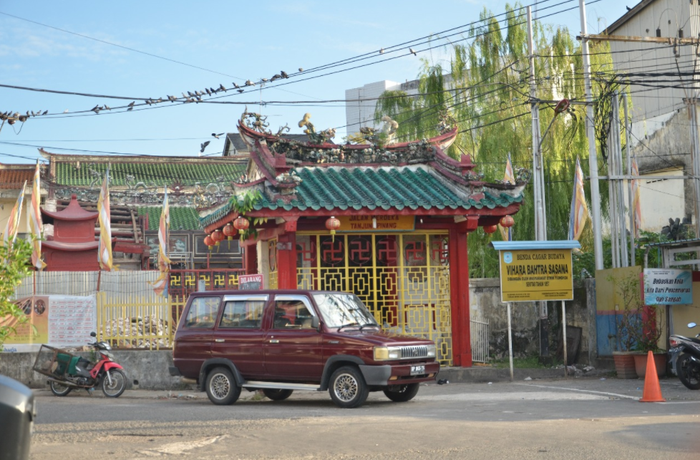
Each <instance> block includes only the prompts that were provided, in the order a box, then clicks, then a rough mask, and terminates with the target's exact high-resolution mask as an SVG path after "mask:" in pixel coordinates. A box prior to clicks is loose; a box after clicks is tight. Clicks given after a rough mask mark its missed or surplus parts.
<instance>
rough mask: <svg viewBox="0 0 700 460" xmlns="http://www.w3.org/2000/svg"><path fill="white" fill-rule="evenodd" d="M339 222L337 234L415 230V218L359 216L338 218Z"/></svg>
mask: <svg viewBox="0 0 700 460" xmlns="http://www.w3.org/2000/svg"><path fill="white" fill-rule="evenodd" d="M338 220H339V221H340V228H339V229H338V231H339V232H366V231H370V232H371V231H386V232H406V231H413V230H414V228H415V216H400V215H388V216H370V215H367V214H359V215H352V216H338Z"/></svg>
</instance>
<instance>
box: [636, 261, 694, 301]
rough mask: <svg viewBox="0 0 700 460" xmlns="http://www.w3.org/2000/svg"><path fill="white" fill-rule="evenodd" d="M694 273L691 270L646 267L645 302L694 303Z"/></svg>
mask: <svg viewBox="0 0 700 460" xmlns="http://www.w3.org/2000/svg"><path fill="white" fill-rule="evenodd" d="M692 303H693V274H692V272H691V271H690V270H673V269H668V268H645V269H644V304H646V305H692Z"/></svg>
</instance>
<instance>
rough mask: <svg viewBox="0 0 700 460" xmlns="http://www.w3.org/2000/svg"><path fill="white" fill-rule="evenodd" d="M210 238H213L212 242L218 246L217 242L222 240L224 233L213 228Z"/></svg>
mask: <svg viewBox="0 0 700 460" xmlns="http://www.w3.org/2000/svg"><path fill="white" fill-rule="evenodd" d="M211 239H212V240H214V243H215V244H216V245H217V246H218V245H219V243H220V242H221V241H223V240H224V234H223V233H222V232H221V230H219V229H218V228H217V229H216V230H214V233H212V234H211Z"/></svg>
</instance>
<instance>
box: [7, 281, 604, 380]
mask: <svg viewBox="0 0 700 460" xmlns="http://www.w3.org/2000/svg"><path fill="white" fill-rule="evenodd" d="M594 283H595V280H593V279H587V280H585V281H584V282H580V283H576V284H575V286H574V300H573V301H572V302H566V323H567V325H568V326H577V327H581V328H582V329H583V337H582V339H581V349H580V353H579V357H578V360H577V361H576V362H578V363H586V364H589V363H593V364H594V365H595V343H596V340H595V288H594V285H595V284H594ZM469 291H470V292H469V295H470V315H471V318H472V319H477V320H481V321H488V322H489V332H490V339H489V348H490V357H491V359H494V358H504V357H507V356H508V316H507V313H506V304H504V303H501V301H500V298H501V293H500V284H499V280H498V279H473V280H471V281H470V289H469ZM511 311H512V317H511V325H512V330H513V354H514V356H515V357H527V356H538V355H539V350H540V333H539V321H540V318H539V315H538V310H537V307H536V305H535V304H534V303H533V302H523V303H513V304H512V306H511ZM561 324H562V323H561V302H549V305H548V315H547V319H546V321H545V327H546V328H547V331H548V337H549V340H548V343H549V349H550V351H551V354H552V355H554V354H555V353H556V350H557V347H558V345H559V342H560V335H561ZM81 354H83V355H84V356H86V357H87V353H81ZM114 356H115V359H116V361H117V362H118V363H119V364H121V365H122V366H124V370H125V371H126V374H127V377H128V379H129V382H130V383H131V384H133V381H134V380H136V381H138V385H137V386H135V388H141V389H150V390H179V389H184V388H192V386H184V385H182V384H181V383H180V382H179V379H178V378H175V377H171V376H170V374H169V372H168V367H169V366H171V365H172V362H173V361H172V351H171V350H160V351H145V350H116V351H114ZM35 359H36V353H0V374H3V375H7V376H9V377H12V378H14V379H16V380H19V381H20V382H22V383H24V384H25V385H27V386H29V387H31V388H42V387H44V386H45V385H46V377H45V376H43V375H41V374H38V373H36V372H34V371H33V370H32V366H33V365H34V360H35Z"/></svg>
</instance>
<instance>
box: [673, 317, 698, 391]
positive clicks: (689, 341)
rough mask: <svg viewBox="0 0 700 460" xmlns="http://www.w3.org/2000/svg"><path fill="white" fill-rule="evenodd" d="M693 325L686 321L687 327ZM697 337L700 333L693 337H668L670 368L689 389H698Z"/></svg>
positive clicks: (692, 326) (690, 327) (693, 325)
mask: <svg viewBox="0 0 700 460" xmlns="http://www.w3.org/2000/svg"><path fill="white" fill-rule="evenodd" d="M695 326H697V324H695V323H688V328H689V329H692V328H694V327H695ZM698 337H700V333H699V334H697V335H696V336H695V337H684V336H682V335H672V336H671V337H670V338H669V343H670V345H671V347H670V349H669V355H670V357H671V359H670V361H671V370H672V371H673V373H674V374H676V375H677V376H678V378H679V379H680V381H681V383H682V384H683V385H685V386H686V387H687V388H689V389H691V390H700V338H698Z"/></svg>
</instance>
